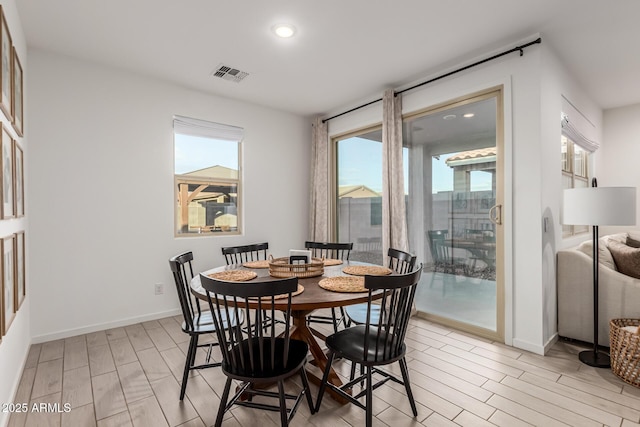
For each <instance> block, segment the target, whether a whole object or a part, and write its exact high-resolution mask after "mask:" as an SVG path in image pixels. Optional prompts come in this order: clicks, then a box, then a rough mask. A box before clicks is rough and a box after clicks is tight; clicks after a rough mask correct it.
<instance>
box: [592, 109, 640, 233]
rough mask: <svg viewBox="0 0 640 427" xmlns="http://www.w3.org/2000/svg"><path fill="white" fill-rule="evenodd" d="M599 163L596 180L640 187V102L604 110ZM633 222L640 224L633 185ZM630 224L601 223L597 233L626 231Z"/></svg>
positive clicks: (639, 206)
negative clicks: (634, 220) (598, 172)
mask: <svg viewBox="0 0 640 427" xmlns="http://www.w3.org/2000/svg"><path fill="white" fill-rule="evenodd" d="M603 139H604V141H603V144H602V148H601V151H602V165H601V167H600V168H599V169H600V171H601V174H600V177H599V178H598V184H599V185H602V186H630V187H640V168H639V167H638V159H639V158H640V104H635V105H629V106H626V107H621V108H614V109H611V110H606V111H605V112H604V137H603ZM636 203H637V205H636V226H635V228H636V229H638V228H640V192H639V191H638V190H637V189H636ZM628 229H629V227H601V228H600V235H604V234H609V233H616V232H620V231H626V230H628Z"/></svg>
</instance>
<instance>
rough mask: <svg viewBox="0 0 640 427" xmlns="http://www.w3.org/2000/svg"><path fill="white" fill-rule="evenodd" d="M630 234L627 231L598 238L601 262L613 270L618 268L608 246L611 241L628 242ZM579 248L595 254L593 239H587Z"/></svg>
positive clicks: (590, 254)
mask: <svg viewBox="0 0 640 427" xmlns="http://www.w3.org/2000/svg"><path fill="white" fill-rule="evenodd" d="M628 236H629V235H628V234H627V233H619V234H610V235H608V236H603V237H601V238H600V239H599V240H598V260H599V261H600V264H602V265H604V266H605V267H608V268H610V269H612V270H617V268H616V263H615V261H614V260H613V257H612V256H611V252H609V248H608V246H609V243H610V242H620V243H626V241H627V237H628ZM578 250H579V251H580V252H582V253H584V254H586V255H589V256H593V241H592V240H587V241H586V242H582V243H581V244H580V245H579V246H578Z"/></svg>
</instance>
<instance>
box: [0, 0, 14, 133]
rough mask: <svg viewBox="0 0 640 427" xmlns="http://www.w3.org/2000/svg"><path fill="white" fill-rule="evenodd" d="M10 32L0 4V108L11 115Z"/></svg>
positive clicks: (10, 117) (7, 114) (8, 115)
mask: <svg viewBox="0 0 640 427" xmlns="http://www.w3.org/2000/svg"><path fill="white" fill-rule="evenodd" d="M12 46H13V45H12V42H11V34H10V33H9V27H8V26H7V20H6V18H5V17H4V9H2V7H1V6H0V109H2V111H3V112H4V114H5V115H6V116H7V117H8V118H9V120H11V119H12V116H11V110H12V108H11V47H12Z"/></svg>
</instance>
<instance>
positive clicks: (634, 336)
mask: <svg viewBox="0 0 640 427" xmlns="http://www.w3.org/2000/svg"><path fill="white" fill-rule="evenodd" d="M639 325H640V319H612V320H611V322H610V323H609V327H610V329H609V339H610V341H611V349H610V354H611V370H612V371H613V373H614V374H616V376H617V377H619V378H620V379H621V380H622V381H624V382H626V383H629V384H631V385H633V386H635V387H640V334H638V329H637V328H638V326H639Z"/></svg>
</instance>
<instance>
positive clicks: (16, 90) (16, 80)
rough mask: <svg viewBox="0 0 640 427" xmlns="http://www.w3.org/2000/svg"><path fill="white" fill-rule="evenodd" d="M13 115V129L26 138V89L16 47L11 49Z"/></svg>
mask: <svg viewBox="0 0 640 427" xmlns="http://www.w3.org/2000/svg"><path fill="white" fill-rule="evenodd" d="M11 75H12V78H11V113H12V114H11V115H12V117H13V122H12V124H13V128H14V129H15V130H16V133H17V134H18V136H24V95H23V94H24V90H23V89H24V88H23V85H22V64H21V63H20V59H19V58H18V52H17V51H16V48H15V46H14V47H13V48H12V49H11Z"/></svg>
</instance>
